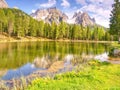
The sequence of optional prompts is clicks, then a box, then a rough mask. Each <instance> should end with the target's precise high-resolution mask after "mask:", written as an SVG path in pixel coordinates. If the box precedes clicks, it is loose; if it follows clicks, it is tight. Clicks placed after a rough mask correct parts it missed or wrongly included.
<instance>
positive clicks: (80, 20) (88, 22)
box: [73, 12, 96, 26]
mask: <svg viewBox="0 0 120 90" xmlns="http://www.w3.org/2000/svg"><path fill="white" fill-rule="evenodd" d="M73 19H75V24H82V25H83V26H93V25H95V24H96V23H95V19H94V18H91V17H90V16H89V15H88V13H86V12H83V13H82V12H78V13H77V12H76V13H75V14H74V16H73Z"/></svg>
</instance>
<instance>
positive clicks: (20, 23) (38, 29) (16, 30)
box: [0, 9, 112, 40]
mask: <svg viewBox="0 0 120 90" xmlns="http://www.w3.org/2000/svg"><path fill="white" fill-rule="evenodd" d="M0 33H1V34H2V33H7V34H8V35H9V36H10V37H14V36H15V37H26V36H34V37H43V38H49V39H71V40H111V39H112V38H111V37H112V36H111V35H110V34H109V30H108V29H106V28H104V27H101V26H98V25H95V26H86V27H83V26H82V25H76V24H73V25H71V24H67V23H65V22H63V21H62V22H61V23H59V24H56V23H55V22H52V23H51V24H49V23H45V22H44V21H37V20H35V19H33V18H32V17H30V16H29V15H27V14H26V13H24V12H23V11H21V10H18V9H0Z"/></svg>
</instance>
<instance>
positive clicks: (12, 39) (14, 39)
mask: <svg viewBox="0 0 120 90" xmlns="http://www.w3.org/2000/svg"><path fill="white" fill-rule="evenodd" d="M29 41H59V42H85V43H112V42H113V41H95V40H70V39H65V38H64V39H56V40H54V39H48V38H42V37H19V38H18V37H8V36H5V35H0V43H3V42H29Z"/></svg>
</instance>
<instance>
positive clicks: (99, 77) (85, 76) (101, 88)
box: [26, 60, 120, 90]
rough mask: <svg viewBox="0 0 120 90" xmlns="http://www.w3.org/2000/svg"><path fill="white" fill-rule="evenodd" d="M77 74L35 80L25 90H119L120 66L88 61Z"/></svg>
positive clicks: (70, 73) (71, 73)
mask: <svg viewBox="0 0 120 90" xmlns="http://www.w3.org/2000/svg"><path fill="white" fill-rule="evenodd" d="M89 64H90V65H87V66H84V69H81V70H79V72H75V71H72V72H68V73H64V74H58V75H56V76H55V77H54V78H53V79H52V78H37V79H36V80H34V81H33V82H32V83H31V84H30V85H29V86H28V88H27V89H26V90H112V89H113V90H119V89H120V70H119V68H120V65H112V64H109V63H107V62H99V61H96V60H94V61H90V62H89Z"/></svg>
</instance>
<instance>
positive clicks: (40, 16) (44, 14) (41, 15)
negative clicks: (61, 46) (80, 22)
mask: <svg viewBox="0 0 120 90" xmlns="http://www.w3.org/2000/svg"><path fill="white" fill-rule="evenodd" d="M31 16H32V17H33V18H35V19H37V20H38V21H40V20H44V21H45V22H48V23H51V22H53V21H54V22H56V23H60V22H61V21H65V22H66V21H67V19H68V16H67V15H66V14H65V13H62V12H61V11H60V10H58V9H57V8H56V7H53V8H48V9H38V10H37V11H36V12H35V13H32V14H31Z"/></svg>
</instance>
